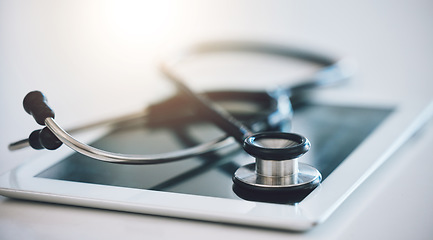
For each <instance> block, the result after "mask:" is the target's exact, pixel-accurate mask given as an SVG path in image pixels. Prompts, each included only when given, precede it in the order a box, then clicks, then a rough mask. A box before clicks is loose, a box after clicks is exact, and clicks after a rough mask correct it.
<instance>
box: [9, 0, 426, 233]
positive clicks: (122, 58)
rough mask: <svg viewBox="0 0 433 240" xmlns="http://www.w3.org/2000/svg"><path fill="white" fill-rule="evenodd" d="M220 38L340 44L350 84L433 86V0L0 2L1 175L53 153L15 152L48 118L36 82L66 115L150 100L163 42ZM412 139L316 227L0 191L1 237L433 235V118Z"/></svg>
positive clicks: (65, 119)
mask: <svg viewBox="0 0 433 240" xmlns="http://www.w3.org/2000/svg"><path fill="white" fill-rule="evenodd" d="M212 39H249V40H261V41H272V42H280V43H295V44H297V45H300V44H304V45H306V46H315V47H317V48H320V49H329V50H335V51H337V52H339V53H342V54H343V55H348V56H351V57H353V58H355V59H356V60H357V62H358V65H359V72H358V74H357V77H355V79H353V82H352V83H350V84H349V85H348V86H346V88H347V90H348V91H357V92H362V93H364V94H366V95H368V94H385V95H390V96H393V97H395V98H403V97H413V98H417V97H420V96H433V2H432V1H409V0H408V1H198V0H197V1H165V0H164V1H154V2H151V1H4V0H1V1H0V111H1V124H0V130H1V135H0V173H4V172H6V171H8V170H10V169H12V168H13V167H14V166H17V165H18V164H20V163H23V162H24V161H26V160H28V159H31V158H33V157H36V156H41V155H43V154H47V153H46V152H44V151H39V152H36V151H34V150H31V149H27V150H22V151H19V152H9V151H8V150H7V145H8V144H9V143H10V142H11V141H15V140H18V139H21V138H23V137H26V136H28V134H29V133H30V132H31V131H33V130H34V129H36V128H37V127H38V126H36V124H35V123H34V122H33V121H32V119H31V117H30V116H28V115H27V114H26V113H25V112H24V110H23V109H22V106H21V102H22V98H23V97H24V95H25V94H26V93H27V92H28V91H31V90H35V89H39V90H42V91H44V92H45V93H46V95H47V96H48V98H49V102H50V104H51V106H52V107H53V108H54V109H55V111H56V114H57V115H56V119H57V120H58V121H59V122H61V123H62V124H63V125H64V126H72V125H76V124H80V123H84V122H86V121H89V120H94V119H99V118H102V117H105V116H111V115H113V114H119V113H123V112H128V111H130V110H135V109H139V108H141V107H143V106H144V105H145V104H146V103H148V102H149V101H152V100H153V99H155V98H158V97H159V95H158V92H160V91H161V90H163V88H165V87H166V85H164V84H161V82H160V81H155V79H158V77H159V76H158V73H157V70H156V68H155V65H156V59H157V58H158V56H159V54H160V53H161V52H163V51H164V50H166V49H167V48H171V47H173V46H178V45H182V44H188V43H193V42H197V41H202V40H212ZM430 125H431V124H430ZM415 140H416V142H415V143H412V144H408V146H407V147H406V148H405V149H403V150H402V151H401V152H400V153H398V154H397V155H395V156H393V157H392V158H391V159H390V161H388V162H387V163H386V164H385V165H384V166H382V167H381V168H380V169H379V170H378V171H377V172H376V173H375V174H374V175H373V176H372V177H370V178H369V179H368V180H367V182H366V183H365V184H363V185H362V187H361V188H360V189H359V190H357V191H356V192H355V193H354V195H352V196H351V197H350V198H349V199H348V201H347V202H345V203H344V204H343V206H342V207H341V208H339V209H338V210H337V212H336V213H335V214H334V215H332V216H331V218H330V219H328V220H327V221H326V222H325V223H324V224H322V225H320V226H318V227H316V228H315V229H313V230H312V231H310V232H307V233H302V234H297V233H288V232H279V231H271V230H265V229H253V228H245V227H239V226H229V225H220V224H212V223H204V222H198V221H189V220H180V219H171V218H163V217H154V216H146V215H139V214H130V213H120V212H112V211H102V210H93V209H85V208H78V207H69V206H60V205H53V204H43V203H33V202H25V201H17V200H9V199H6V198H0V200H1V202H0V238H1V239H75V238H80V239H84V238H89V239H94V238H102V237H103V238H105V239H117V238H129V239H134V238H150V239H156V238H157V239H169V238H180V239H183V238H206V239H224V238H249V239H263V238H267V239H288V238H290V237H293V238H301V239H303V238H306V239H308V238H315V237H317V238H331V239H333V238H340V239H348V238H350V239H366V238H374V239H378V238H387V239H389V238H394V239H408V238H414V239H431V238H432V237H433V230H432V229H431V225H432V223H433V219H432V218H433V208H432V207H431V203H432V202H433V194H432V192H433V189H432V188H433V185H432V184H431V183H430V181H431V179H430V177H429V175H430V174H431V171H432V169H433V163H432V161H431V160H432V157H431V156H433V150H432V149H431V144H432V143H433V131H432V130H431V127H427V128H426V129H424V131H423V132H421V133H420V134H419V135H418V136H417V137H416V139H415ZM415 140H414V141H415Z"/></svg>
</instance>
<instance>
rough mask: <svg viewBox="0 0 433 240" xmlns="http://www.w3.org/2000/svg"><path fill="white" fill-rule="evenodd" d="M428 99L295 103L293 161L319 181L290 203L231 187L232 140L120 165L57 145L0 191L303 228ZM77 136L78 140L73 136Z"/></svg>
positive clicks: (421, 114)
mask: <svg viewBox="0 0 433 240" xmlns="http://www.w3.org/2000/svg"><path fill="white" fill-rule="evenodd" d="M432 112H433V105H432V104H431V101H430V99H427V100H426V99H417V98H404V99H403V98H402V99H401V101H394V100H386V99H385V97H383V96H381V97H379V98H374V97H371V96H369V97H366V96H355V95H353V94H335V93H332V94H326V93H324V94H320V95H318V94H317V95H316V94H315V97H312V98H311V99H310V100H309V101H308V102H305V103H304V104H302V105H301V106H297V107H296V109H295V113H294V118H293V123H292V125H293V130H292V131H293V132H295V133H299V134H302V135H304V136H306V137H307V138H308V139H309V140H310V142H311V145H312V146H311V150H310V151H309V152H308V153H307V154H306V155H305V156H303V157H301V158H300V161H301V162H304V163H307V164H309V165H312V166H314V167H316V168H317V169H318V170H319V171H320V172H321V174H322V183H321V184H320V185H319V187H317V188H316V189H315V190H313V191H312V192H311V193H310V194H308V195H307V196H306V197H305V198H304V199H302V200H300V201H299V202H296V203H273V202H263V201H252V200H245V199H243V198H241V197H239V196H238V195H237V194H236V193H234V191H233V182H232V176H233V173H234V172H235V171H236V169H237V167H239V166H242V165H245V164H247V163H250V162H254V159H253V158H252V157H251V156H249V155H247V154H246V153H244V151H243V150H242V149H241V148H234V149H222V150H219V151H217V152H212V153H208V154H204V155H200V156H196V157H192V158H188V159H185V160H181V161H177V162H172V163H164V164H155V165H119V164H113V163H106V162H101V161H97V160H93V159H90V158H88V157H85V156H82V155H80V154H78V153H75V152H73V151H72V150H70V149H69V148H67V147H66V146H62V147H61V148H60V149H59V150H56V151H52V152H46V154H45V155H44V156H43V157H42V158H40V159H34V160H31V161H29V162H27V163H25V164H24V165H22V166H20V167H18V168H16V169H14V170H12V171H10V172H8V173H6V174H4V175H3V176H1V178H0V194H1V195H4V196H7V197H11V198H19V199H27V200H34V201H42V202H51V203H59V204H68V205H75V206H83V207H91V208H99V209H109V210H116V211H125V212H134V213H143V214H151V215H160V216H170V217H178V218H185V219H196V220H204V221H210V222H219V223H229V224H239V225H247V226H260V227H266V228H275V229H286V230H295V231H304V230H307V229H310V228H312V227H313V226H315V225H317V224H319V223H322V222H323V221H325V220H326V219H327V218H328V217H329V216H330V215H331V214H332V213H333V212H334V211H335V209H337V208H338V206H339V205H340V204H341V203H342V202H343V201H344V200H345V199H346V198H347V197H348V196H349V195H350V194H351V193H352V192H353V191H355V189H356V188H357V187H358V186H359V185H360V184H361V183H362V182H363V181H364V180H365V179H366V178H367V177H368V176H369V175H370V174H371V173H372V172H373V171H374V170H375V169H377V168H378V167H380V165H381V164H382V163H383V162H384V161H385V160H387V159H388V158H389V157H390V155H391V154H393V153H394V152H395V151H396V150H397V149H398V148H400V147H401V146H402V145H403V144H404V142H405V141H407V140H408V139H409V138H410V137H411V136H412V135H413V134H414V133H415V132H416V131H417V130H418V129H419V128H420V127H421V126H422V125H423V124H424V123H425V122H426V121H427V119H428V118H429V117H430V116H431V115H432ZM222 134H224V133H222V132H221V131H220V130H219V129H218V128H216V127H215V126H213V125H212V124H210V123H206V122H197V123H194V124H189V125H179V126H178V127H169V128H168V127H152V128H150V127H148V126H146V125H144V124H140V123H134V124H129V125H128V126H123V127H117V128H116V129H113V128H104V129H102V128H101V129H97V130H95V131H94V132H93V133H92V134H91V136H88V137H89V138H88V139H87V140H86V141H87V142H88V143H89V144H91V145H92V146H95V147H98V148H102V149H105V150H109V151H113V152H120V153H131V154H132V153H134V154H144V153H161V152H167V151H172V150H177V149H182V148H185V147H189V146H192V145H196V144H198V143H201V142H203V141H207V140H209V139H214V138H215V136H218V135H222ZM77 138H78V139H80V140H83V139H82V138H80V136H77Z"/></svg>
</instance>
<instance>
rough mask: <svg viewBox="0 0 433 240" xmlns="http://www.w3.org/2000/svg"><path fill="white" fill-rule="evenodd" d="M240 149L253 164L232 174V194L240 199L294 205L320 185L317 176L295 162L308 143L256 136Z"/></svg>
mask: <svg viewBox="0 0 433 240" xmlns="http://www.w3.org/2000/svg"><path fill="white" fill-rule="evenodd" d="M244 149H245V151H247V152H248V153H249V154H251V155H252V156H254V157H255V158H256V161H255V163H250V164H247V165H245V166H242V167H240V168H239V169H238V170H237V171H236V172H235V173H234V176H233V182H234V186H233V190H234V191H235V192H236V194H238V195H239V196H240V197H242V198H245V199H251V200H263V201H271V202H297V201H299V200H301V199H302V198H304V197H305V196H306V195H307V194H308V193H310V192H311V191H312V190H313V189H314V188H316V187H317V186H318V185H319V184H320V181H321V179H322V176H321V174H320V172H319V171H318V170H317V169H316V168H314V167H312V166H310V165H307V164H304V163H299V162H298V158H299V157H300V156H302V155H304V154H305V153H306V152H307V151H308V150H309V149H310V142H309V141H308V140H307V139H306V138H305V137H303V136H300V135H297V134H293V133H282V132H269V133H259V134H255V135H252V136H250V137H248V138H247V139H246V140H245V143H244Z"/></svg>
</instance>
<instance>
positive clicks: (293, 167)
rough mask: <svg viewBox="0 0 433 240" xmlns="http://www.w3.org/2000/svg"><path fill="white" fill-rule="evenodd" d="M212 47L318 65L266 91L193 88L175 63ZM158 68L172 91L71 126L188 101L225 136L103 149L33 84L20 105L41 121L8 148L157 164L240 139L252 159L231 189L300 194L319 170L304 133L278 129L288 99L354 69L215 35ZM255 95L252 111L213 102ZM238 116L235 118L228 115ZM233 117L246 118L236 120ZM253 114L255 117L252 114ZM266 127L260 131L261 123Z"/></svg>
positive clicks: (273, 196)
mask: <svg viewBox="0 0 433 240" xmlns="http://www.w3.org/2000/svg"><path fill="white" fill-rule="evenodd" d="M218 51H237V52H256V53H263V54H271V55H278V56H283V57H288V58H294V59H298V60H302V61H307V62H311V63H314V64H318V65H320V66H322V68H321V69H320V70H319V71H317V72H316V73H315V74H313V75H312V76H310V78H308V79H304V81H302V82H301V83H300V84H297V85H294V86H287V87H283V88H277V89H274V90H271V91H265V92H247V91H245V92H243V91H215V92H207V93H203V94H196V93H194V92H193V91H192V90H191V89H190V88H189V87H188V86H187V85H185V83H184V82H185V81H184V80H183V79H182V77H181V76H180V75H179V74H178V73H177V72H176V71H175V70H174V67H175V66H176V65H177V64H178V63H179V62H181V61H183V60H184V59H185V58H188V57H190V56H192V55H196V54H203V53H211V52H218ZM161 71H162V73H163V74H164V75H165V76H166V77H167V78H168V79H169V80H170V81H171V82H172V83H173V84H174V85H175V86H176V89H177V90H178V93H177V94H176V95H175V96H173V97H171V98H170V99H167V100H165V101H162V102H161V103H158V104H154V105H152V106H150V107H148V108H147V111H146V112H140V113H134V114H131V115H127V116H122V117H119V118H113V119H109V120H104V121H101V122H98V123H94V124H90V125H88V126H83V127H79V128H76V129H73V131H70V132H74V131H78V130H83V129H87V128H90V127H93V126H97V125H100V124H107V123H109V124H114V123H119V122H125V121H128V120H131V119H140V118H143V117H146V116H147V117H148V116H154V115H162V114H163V113H164V112H166V111H169V110H170V109H171V110H174V109H179V107H180V106H181V108H185V107H184V106H188V107H189V108H191V109H193V114H195V115H196V116H199V117H204V118H206V119H207V120H209V121H211V122H212V123H213V124H215V125H216V126H217V127H219V128H220V129H221V130H223V131H224V132H225V133H226V134H227V136H225V137H222V138H217V139H214V140H212V141H209V142H206V143H202V144H199V145H196V146H193V147H190V148H186V149H183V150H178V151H174V152H169V153H163V154H152V155H131V154H121V153H114V152H108V151H104V150H101V149H97V148H94V147H92V146H89V145H87V144H84V143H82V142H80V141H78V140H77V139H75V138H74V137H72V136H71V135H70V134H69V133H68V132H67V131H65V130H63V128H62V127H60V126H59V124H58V123H57V122H56V121H55V120H54V117H55V114H54V111H53V110H52V109H51V108H50V107H49V106H48V104H47V99H46V98H45V96H44V95H43V94H42V93H41V92H39V91H33V92H30V93H28V94H27V95H26V97H25V98H24V101H23V106H24V109H25V111H26V112H27V113H29V114H30V115H32V116H33V117H34V119H35V120H36V122H37V123H38V124H40V125H43V126H44V125H45V127H44V128H43V129H40V130H36V131H33V132H32V133H31V134H30V136H29V138H28V139H25V140H21V141H19V142H16V143H12V144H11V145H10V146H9V148H10V149H11V150H14V149H19V148H22V147H24V146H26V145H30V146H31V147H32V148H34V149H49V150H55V149H57V148H59V147H60V146H61V145H62V144H63V143H64V144H65V145H67V146H68V147H70V148H71V149H73V150H75V151H76V152H78V153H81V154H83V155H85V156H88V157H90V158H94V159H97V160H100V161H105V162H111V163H118V164H156V163H166V162H172V161H177V160H181V159H185V158H189V157H192V156H197V155H200V154H204V153H208V152H213V151H216V150H219V149H221V148H225V147H228V146H233V145H234V144H239V145H241V146H242V147H243V149H244V150H245V151H246V152H247V153H248V154H250V155H251V156H253V157H255V162H254V163H250V164H247V165H245V166H242V167H240V168H238V169H237V171H236V172H235V173H234V175H233V183H234V184H233V190H234V192H235V193H236V194H237V195H238V196H240V197H241V198H244V199H247V200H259V201H271V202H298V201H299V200H301V199H302V198H304V197H305V196H306V195H307V194H308V193H309V192H311V191H312V190H313V189H315V188H316V187H317V186H318V185H319V184H320V182H321V179H322V177H321V174H320V172H319V171H318V170H317V169H316V168H314V167H313V166H310V165H307V164H304V163H301V162H299V161H298V159H299V157H301V156H302V155H304V154H305V153H306V152H307V151H308V150H309V149H310V142H309V141H308V139H307V138H305V137H304V136H302V135H299V134H295V133H289V132H287V129H283V130H284V131H281V130H280V129H281V128H279V126H280V125H281V123H287V122H289V123H290V121H291V116H292V113H293V112H292V107H291V106H292V104H293V103H294V102H295V101H297V99H302V97H303V96H304V95H305V92H306V91H307V90H309V89H312V88H316V87H319V86H327V85H333V84H336V83H339V82H341V81H344V80H346V79H348V78H349V77H350V75H351V74H352V69H351V66H350V64H347V61H346V60H345V61H342V60H340V59H335V58H333V57H330V56H327V55H323V54H319V53H316V52H310V51H306V50H301V49H299V48H290V47H282V46H277V45H270V44H263V43H250V42H215V43H207V44H200V45H197V46H195V47H193V48H191V49H189V50H188V51H186V52H185V53H184V54H183V55H176V56H175V57H172V58H169V59H168V60H166V61H163V63H162V65H161ZM221 101H224V102H230V101H232V102H255V103H256V104H257V105H258V109H259V110H258V111H257V112H252V113H251V112H248V111H246V112H234V111H231V112H230V110H229V109H225V108H223V107H221V106H223V105H221V106H220V105H219V104H217V103H218V102H221ZM234 116H236V118H235V117H234ZM237 118H239V119H248V120H249V122H245V121H244V122H241V121H239V120H238V119H237ZM251 119H254V121H251ZM264 130H265V131H264Z"/></svg>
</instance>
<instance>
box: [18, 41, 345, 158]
mask: <svg viewBox="0 0 433 240" xmlns="http://www.w3.org/2000/svg"><path fill="white" fill-rule="evenodd" d="M223 50H224V51H253V52H262V53H266V54H277V55H281V56H286V57H291V58H298V59H302V60H306V61H312V62H314V63H319V64H322V65H324V67H323V68H322V69H321V70H319V71H318V72H317V73H316V74H315V75H314V76H312V77H311V79H310V80H309V81H307V82H304V83H303V84H300V85H297V86H291V87H290V86H289V87H287V88H285V91H284V92H286V93H285V94H291V93H292V92H293V91H294V90H298V89H299V90H304V89H306V88H312V87H316V86H319V85H328V84H333V83H337V82H340V81H343V80H345V79H347V78H348V77H350V73H351V71H346V65H345V64H342V63H343V62H344V61H340V60H337V59H334V58H332V57H329V56H327V55H322V54H318V53H312V52H309V51H304V50H299V49H294V48H287V47H281V46H276V45H269V44H262V43H244V42H219V43H211V44H202V45H199V46H196V47H195V48H191V49H190V50H189V51H187V52H186V54H180V55H179V54H178V55H176V56H175V57H172V58H169V60H165V61H163V64H162V67H161V69H162V71H163V73H164V74H165V76H167V77H168V78H169V79H170V80H172V82H174V83H175V84H176V86H177V87H178V89H179V90H181V92H182V93H184V94H186V95H187V96H189V98H190V99H191V100H192V101H191V102H193V103H194V104H195V105H197V106H199V109H201V111H204V115H206V114H211V115H212V117H211V119H216V120H215V121H214V122H215V123H216V124H217V125H218V126H219V127H221V128H223V129H224V130H225V131H226V132H232V133H233V134H232V135H233V137H229V136H225V137H221V138H217V139H214V140H211V141H209V142H206V143H203V144H200V145H197V146H195V147H191V148H187V149H183V150H177V151H174V152H170V153H162V154H150V155H131V154H120V153H113V152H108V151H104V150H100V149H97V148H94V147H91V146H89V145H87V144H84V143H82V142H80V141H78V140H76V139H75V138H74V137H72V136H71V135H70V134H69V133H68V132H66V131H65V130H63V129H62V128H61V127H60V126H59V125H58V124H57V123H56V121H55V120H54V118H51V117H49V118H46V119H45V121H44V122H45V125H46V126H47V127H48V128H49V129H50V131H52V133H53V134H54V135H55V136H56V137H57V138H59V140H61V141H62V142H63V143H65V144H66V145H67V146H68V147H70V148H72V149H73V150H75V151H77V152H79V153H81V154H83V155H86V156H88V157H91V158H95V159H98V160H101V161H106V162H112V163H121V164H156V163H166V162H171V161H177V160H181V159H185V158H189V157H192V156H197V155H200V154H203V153H207V152H211V151H217V150H219V149H221V148H225V147H228V146H233V145H234V143H235V142H238V143H240V142H242V141H243V140H244V139H245V137H246V136H249V135H251V131H250V130H249V129H248V127H246V126H245V125H243V124H242V123H240V122H239V121H237V120H236V119H234V118H232V117H231V116H230V114H227V112H226V111H224V110H221V109H219V107H218V106H216V105H215V104H213V103H212V102H211V101H209V100H208V99H206V98H202V97H200V96H199V95H197V94H195V93H193V92H192V91H191V90H190V89H189V88H188V87H187V86H186V85H184V83H183V80H182V79H181V77H179V76H178V75H176V74H175V72H174V70H173V69H172V67H173V66H175V65H176V64H177V63H178V62H179V61H181V60H182V59H184V58H186V57H189V56H190V55H194V54H199V53H204V52H210V51H223ZM276 92H278V90H277V91H276ZM209 106H211V107H210V108H209ZM209 109H210V110H209ZM130 117H131V116H129V117H128V118H130ZM128 118H125V119H123V121H124V120H127V119H128ZM116 121H119V119H116V120H115V121H102V122H104V124H107V123H109V124H111V123H113V122H116ZM227 121H228V124H227ZM98 124H102V123H101V122H100V123H98ZM98 124H94V125H92V126H86V127H94V126H96V125H98ZM76 130H79V129H76ZM24 145H26V144H25V141H24V140H23V141H20V142H18V143H17V144H15V145H13V144H12V145H11V146H10V149H11V150H14V149H17V148H20V147H22V146H24Z"/></svg>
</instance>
